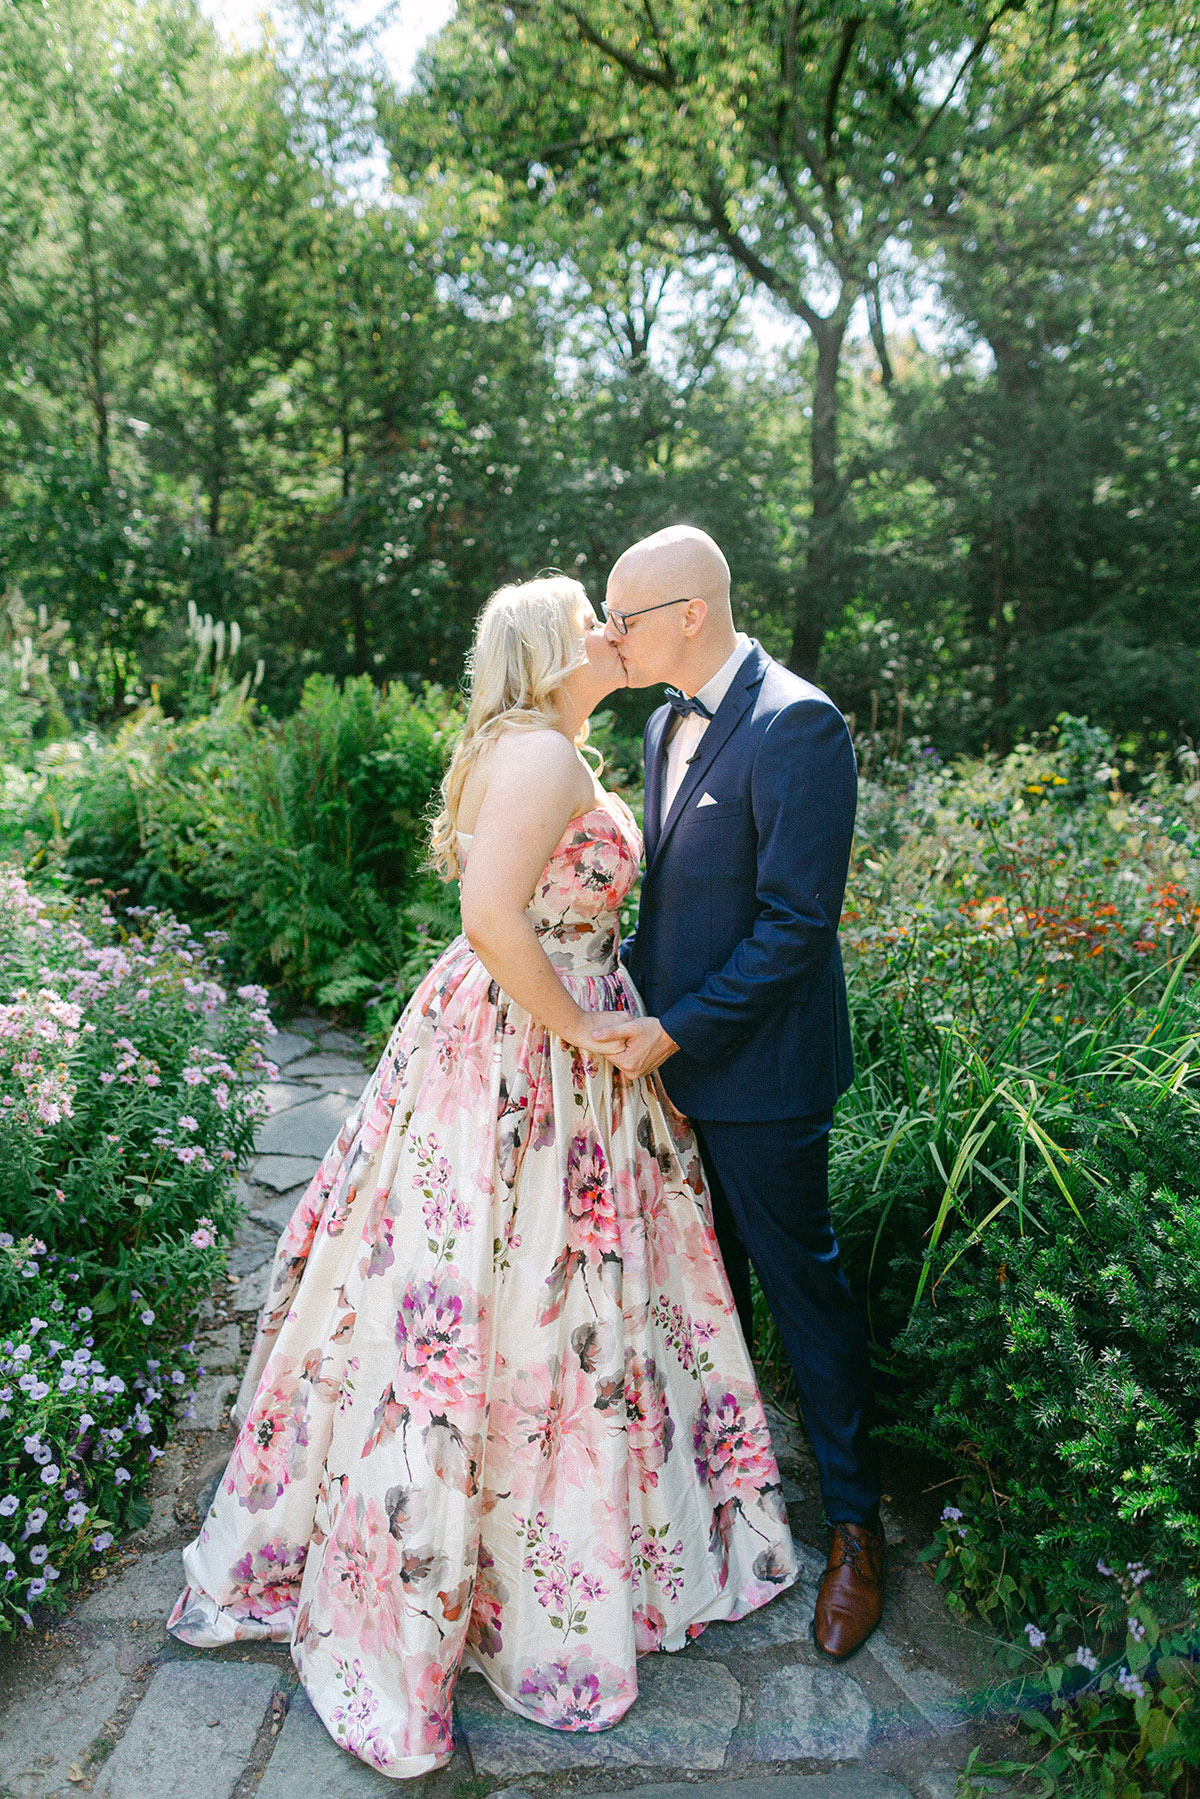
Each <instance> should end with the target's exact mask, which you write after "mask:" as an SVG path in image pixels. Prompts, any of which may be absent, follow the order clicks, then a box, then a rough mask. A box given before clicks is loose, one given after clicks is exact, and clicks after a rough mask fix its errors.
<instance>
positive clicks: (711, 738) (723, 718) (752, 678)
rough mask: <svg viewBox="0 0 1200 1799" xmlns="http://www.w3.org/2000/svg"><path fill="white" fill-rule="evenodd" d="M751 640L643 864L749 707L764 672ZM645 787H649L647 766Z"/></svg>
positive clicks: (670, 828)
mask: <svg viewBox="0 0 1200 1799" xmlns="http://www.w3.org/2000/svg"><path fill="white" fill-rule="evenodd" d="M751 641H752V643H753V646H754V647H753V648H752V649H751V651H750V653H749V655H748V656H747V657H746V659H745V661H744V662H743V663H742V666H741V667H740V668H739V669H738V671H737V674H736V675H735V676H734V678H733V683H732V685H731V687H730V689H729V692H728V693H727V694H726V695H725V698H724V699H723V700H722V701H721V704H720V705H719V706H718V707H717V710H716V714H715V716H714V718H713V721H712V723H711V724H710V725H709V727H708V729H707V731H706V732H705V733H704V736H703V737H702V738H701V739H700V747H699V749H698V750H697V751H696V758H695V761H694V762H693V763H692V765H691V767H690V768H689V769H688V771H687V773H686V774H685V775H684V777H683V780H682V781H681V782H680V783H679V791H678V792H677V793H676V795H675V798H674V800H673V801H672V802H671V810H670V812H669V813H668V814H667V816H666V818H665V819H664V820H663V827H662V831H661V833H660V832H658V831H656V832H655V840H654V847H653V849H651V850H648V852H647V857H646V866H647V868H649V867H650V866H651V864H652V863H653V862H655V861H656V860H657V858H658V856H659V854H660V852H661V850H662V847H663V845H664V843H665V842H666V841H667V838H668V837H669V836H670V835H671V832H672V831H673V830H674V828H675V826H676V824H677V823H678V821H679V819H680V818H681V817H682V815H683V813H684V812H686V810H687V808H688V806H689V805H690V804H691V800H692V795H693V794H694V793H695V792H696V790H697V788H698V787H699V785H700V783H701V781H702V780H703V779H704V777H705V775H706V774H707V773H708V771H709V769H710V768H711V767H712V765H713V763H714V762H715V761H716V758H717V756H718V755H719V754H720V752H721V750H722V749H724V747H725V745H726V743H727V742H728V741H729V738H730V736H731V735H732V733H733V732H734V731H735V730H736V728H737V726H738V724H739V722H740V721H741V719H742V718H743V716H744V715H745V713H746V712H747V711H748V710H749V707H750V702H751V701H752V699H753V698H754V690H755V688H756V687H757V686H758V685H759V683H760V682H761V680H762V678H763V675H764V674H765V673H766V667H767V654H766V651H765V650H764V649H763V648H762V646H761V644H759V643H758V641H757V640H756V639H752V640H751ZM667 713H668V716H670V707H668V708H667ZM661 742H662V735H661V733H660V734H659V743H660V745H661ZM656 760H657V761H659V762H660V763H661V760H662V758H661V757H658V758H657V759H656ZM660 778H661V777H660ZM647 791H649V771H648V770H647ZM661 791H662V789H661V786H660V785H659V784H658V783H657V782H656V785H655V795H656V798H657V796H658V794H659V793H661ZM656 816H657V813H656Z"/></svg>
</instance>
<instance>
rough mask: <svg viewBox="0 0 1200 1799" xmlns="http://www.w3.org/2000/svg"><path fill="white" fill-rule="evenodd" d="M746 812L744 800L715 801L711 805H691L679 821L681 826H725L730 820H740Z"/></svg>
mask: <svg viewBox="0 0 1200 1799" xmlns="http://www.w3.org/2000/svg"><path fill="white" fill-rule="evenodd" d="M745 810H746V802H745V800H744V799H733V800H717V799H714V800H713V802H712V804H711V805H708V806H701V805H692V806H689V807H688V810H687V811H686V812H685V813H684V815H683V817H682V818H681V819H680V821H679V822H680V824H681V825H692V826H699V825H715V824H725V823H726V822H728V821H729V820H730V819H737V818H741V817H742V816H743V815H744V813H745Z"/></svg>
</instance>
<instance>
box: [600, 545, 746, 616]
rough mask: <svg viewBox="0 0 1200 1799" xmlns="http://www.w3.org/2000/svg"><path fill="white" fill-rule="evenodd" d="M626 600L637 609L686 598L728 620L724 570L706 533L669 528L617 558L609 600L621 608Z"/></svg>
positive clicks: (727, 579) (723, 562)
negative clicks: (633, 597) (698, 601)
mask: <svg viewBox="0 0 1200 1799" xmlns="http://www.w3.org/2000/svg"><path fill="white" fill-rule="evenodd" d="M631 594H636V604H637V605H638V606H652V605H654V604H656V603H661V602H663V601H666V600H674V599H678V598H681V597H683V596H684V595H686V596H687V597H688V598H689V599H692V598H695V599H698V600H703V601H704V603H705V605H706V606H707V607H708V609H709V612H710V613H713V612H715V613H716V614H717V617H718V618H719V617H720V616H721V615H722V614H724V616H725V617H726V618H728V619H730V620H731V619H732V613H731V612H730V609H729V564H728V563H727V562H726V560H725V558H724V556H723V555H722V554H721V551H720V549H719V548H718V546H717V545H716V544H715V543H714V542H713V540H712V538H711V537H710V536H709V535H708V532H707V531H699V530H697V528H696V526H695V525H668V526H667V528H666V529H665V530H664V531H655V532H654V533H653V535H652V536H650V537H643V538H642V539H641V541H640V542H639V543H634V544H630V546H629V548H628V549H627V550H626V551H625V552H624V554H623V555H621V556H618V558H617V560H616V562H615V563H614V564H613V570H612V573H611V575H610V576H609V577H608V597H609V599H610V600H611V601H612V603H613V605H615V606H620V605H623V604H624V603H626V601H628V600H629V597H630V595H631ZM630 603H631V604H632V603H633V602H632V601H630Z"/></svg>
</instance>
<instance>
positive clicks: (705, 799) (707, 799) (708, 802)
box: [696, 793, 717, 812]
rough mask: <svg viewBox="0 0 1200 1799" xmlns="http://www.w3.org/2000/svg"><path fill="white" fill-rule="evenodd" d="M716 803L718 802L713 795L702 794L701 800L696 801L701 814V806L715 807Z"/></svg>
mask: <svg viewBox="0 0 1200 1799" xmlns="http://www.w3.org/2000/svg"><path fill="white" fill-rule="evenodd" d="M716 803H717V802H716V800H715V799H714V798H713V796H712V794H711V793H702V794H701V795H700V798H699V799H698V800H697V801H696V810H697V812H699V810H700V808H701V806H715V805H716Z"/></svg>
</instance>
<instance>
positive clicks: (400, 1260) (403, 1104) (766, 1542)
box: [169, 796, 796, 1778]
mask: <svg viewBox="0 0 1200 1799" xmlns="http://www.w3.org/2000/svg"><path fill="white" fill-rule="evenodd" d="M606 797H607V799H608V802H609V803H607V804H604V805H597V806H595V807H594V808H593V809H592V810H591V811H589V812H587V813H585V814H583V815H582V816H581V817H578V818H576V819H574V820H573V821H572V822H571V824H570V825H569V826H568V828H567V830H566V831H565V832H564V834H563V836H562V839H561V841H560V842H559V844H558V846H557V847H556V849H555V851H554V853H553V855H552V856H551V858H550V861H549V862H548V864H547V866H546V869H545V871H544V874H543V876H542V879H541V882H540V884H539V887H538V890H537V892H536V894H535V896H534V899H533V901H532V902H531V905H530V915H531V917H532V919H533V921H534V924H535V926H536V929H537V931H538V935H539V936H540V938H541V941H542V944H543V946H544V947H545V949H546V951H547V953H548V955H549V956H550V959H551V961H552V963H553V964H554V966H555V968H556V969H557V970H558V972H559V974H560V975H561V977H562V979H563V981H564V982H565V983H566V985H567V987H568V988H569V989H570V991H571V993H572V994H573V995H574V997H575V999H576V1000H577V1001H578V1002H579V1004H580V1005H581V1006H582V1007H584V1008H585V1009H587V1010H589V1011H611V1010H616V1009H625V1010H635V1009H637V1004H638V1002H637V997H636V994H635V993H634V990H633V988H632V986H631V985H630V983H629V982H628V980H627V978H626V976H625V974H624V973H623V971H622V969H621V968H620V966H619V963H618V960H617V943H618V914H619V908H620V905H621V901H622V899H623V898H624V896H625V895H626V894H627V893H628V891H629V889H630V887H631V885H632V884H633V881H634V879H635V877H636V874H637V867H638V859H639V855H640V848H641V846H640V840H639V837H638V833H637V827H636V825H635V824H634V822H633V819H632V817H631V816H630V814H629V813H628V811H627V810H626V809H624V808H620V811H619V812H618V810H617V808H619V807H620V802H619V801H615V800H613V799H612V796H606ZM235 1417H237V1418H238V1419H240V1421H241V1428H240V1430H239V1433H238V1438H237V1442H236V1445H235V1448H234V1450H233V1454H232V1456H231V1457H230V1460H229V1464H228V1467H227V1468H226V1470H225V1474H224V1476H223V1477H222V1480H221V1484H220V1486H219V1487H218V1489H217V1494H216V1497H215V1499H214V1501H213V1504H212V1508H211V1510H210V1512H209V1514H208V1517H207V1519H206V1520H205V1523H204V1526H203V1528H202V1530H201V1531H200V1534H199V1536H198V1537H197V1538H196V1540H195V1541H194V1542H193V1543H191V1544H190V1545H189V1546H188V1548H187V1549H186V1550H185V1551H184V1558H183V1559H184V1571H185V1575H186V1579H187V1583H188V1584H187V1586H186V1587H185V1588H184V1591H183V1593H182V1594H181V1596H180V1598H179V1600H178V1602H177V1603H176V1605H175V1608H174V1610H173V1612H172V1613H171V1617H170V1620H169V1626H170V1629H171V1630H172V1631H173V1632H174V1633H175V1635H176V1636H177V1637H179V1638H181V1639H182V1640H183V1641H184V1642H187V1643H191V1644H194V1645H197V1646H200V1647H215V1646H218V1645H221V1644H226V1643H231V1642H234V1641H238V1640H246V1639H251V1638H270V1639H273V1640H275V1641H279V1642H290V1644H291V1646H292V1655H293V1658H294V1660H295V1663H296V1666H297V1668H298V1669H299V1671H300V1676H301V1679H302V1680H303V1683H304V1686H305V1688H306V1690H307V1692H308V1695H309V1697H310V1699H311V1700H312V1703H313V1705H314V1706H315V1708H316V1710H317V1711H318V1713H319V1714H320V1716H321V1718H322V1719H323V1720H324V1722H325V1724H326V1726H327V1728H328V1729H329V1730H330V1732H331V1733H332V1734H333V1735H334V1736H335V1737H336V1738H337V1740H338V1741H339V1742H340V1743H341V1744H343V1745H344V1747H345V1748H346V1749H348V1750H350V1751H351V1753H352V1754H354V1755H357V1756H359V1757H361V1758H362V1759H363V1760H364V1761H366V1762H369V1763H370V1764H371V1765H372V1766H374V1767H376V1768H379V1769H382V1770H383V1772H384V1773H386V1774H389V1775H391V1776H393V1777H395V1778H403V1777H406V1776H412V1775H418V1774H423V1773H425V1772H427V1771H429V1770H430V1769H432V1768H435V1767H438V1766H440V1765H441V1764H442V1763H443V1762H445V1761H446V1760H447V1759H448V1758H449V1756H450V1753H451V1750H452V1747H453V1727H452V1716H451V1713H452V1701H453V1693H454V1686H455V1681H456V1679H457V1677H458V1674H459V1671H460V1669H461V1668H463V1667H464V1666H465V1667H468V1668H475V1669H478V1670H479V1671H480V1672H482V1674H483V1675H484V1677H485V1679H486V1680H487V1681H488V1682H489V1683H490V1685H491V1686H492V1688H493V1689H494V1691H495V1692H496V1693H497V1695H498V1696H499V1698H500V1699H501V1700H502V1701H503V1703H504V1704H505V1705H506V1706H508V1707H509V1708H510V1709H511V1710H513V1711H514V1712H518V1713H520V1714H522V1715H523V1716H524V1717H526V1718H531V1719H535V1720H536V1721H537V1722H538V1723H540V1724H545V1725H549V1726H551V1727H552V1728H554V1729H558V1730H601V1729H603V1728H604V1727H605V1726H606V1725H610V1724H613V1723H615V1722H616V1721H617V1719H618V1718H620V1717H621V1716H622V1714H623V1713H624V1712H625V1711H626V1710H627V1709H628V1708H629V1706H630V1705H631V1704H632V1703H633V1701H634V1699H635V1698H636V1695H637V1660H636V1658H637V1656H638V1655H639V1654H644V1653H645V1652H646V1651H648V1650H654V1649H679V1648H681V1647H682V1646H683V1645H684V1644H685V1643H686V1642H687V1640H688V1638H689V1637H692V1636H694V1635H696V1634H697V1633H698V1631H699V1630H700V1629H701V1628H702V1627H703V1625H704V1624H705V1623H707V1622H709V1621H710V1620H713V1619H732V1618H738V1617H741V1616H742V1615H743V1614H744V1613H746V1612H748V1611H751V1610H753V1609H754V1608H755V1607H757V1606H761V1605H763V1604H765V1603H766V1602H767V1601H768V1600H770V1599H772V1598H774V1597H775V1595H776V1594H777V1593H779V1592H780V1591H781V1590H782V1589H783V1588H784V1587H787V1586H789V1585H790V1584H791V1583H792V1581H793V1580H794V1579H795V1577H796V1564H795V1560H794V1555H793V1549H792V1542H791V1537H790V1534H789V1532H788V1527H787V1521H786V1516H785V1513H784V1509H783V1504H782V1498H781V1493H780V1483H779V1474H778V1470H777V1468H776V1464H775V1458H774V1455H773V1452H772V1449H771V1442H770V1438H769V1435H768V1432H767V1426H766V1421H765V1419H764V1416H763V1410H762V1405H761V1402H760V1400H759V1396H758V1393H757V1390H756V1387H755V1381H754V1375H753V1372H752V1369H751V1365H750V1361H749V1358H748V1356H747V1353H746V1348H745V1344H744V1341H743V1338H742V1335H741V1331H740V1329H739V1326H738V1323H737V1319H736V1316H735V1313H734V1310H733V1305H732V1301H731V1299H730V1295H729V1288H728V1285H727V1282H726V1279H725V1274H724V1270H723V1268H722V1265H721V1261H720V1258H719V1253H718V1250H717V1247H716V1242H715V1239H714V1236H713V1231H712V1224H711V1217H710V1209H709V1201H708V1195H707V1191H706V1188H705V1185H704V1179H703V1175H702V1173H701V1168H700V1162H699V1159H698V1156H697V1153H696V1147H695V1143H694V1140H693V1138H692V1136H691V1135H690V1133H689V1131H688V1129H687V1127H686V1125H685V1124H684V1122H683V1120H682V1119H681V1118H680V1117H679V1116H678V1114H676V1113H674V1112H673V1111H672V1110H671V1108H670V1106H669V1102H666V1101H665V1100H664V1098H663V1094H662V1089H661V1087H660V1086H659V1085H658V1084H657V1082H655V1081H654V1080H648V1081H647V1080H639V1081H629V1080H627V1079H626V1078H625V1077H623V1076H622V1075H620V1074H618V1073H616V1072H615V1071H614V1070H613V1068H612V1066H611V1064H609V1063H607V1062H600V1063H597V1062H595V1061H593V1060H592V1059H591V1058H590V1057H588V1056H586V1055H584V1054H582V1053H581V1052H580V1051H578V1050H576V1049H574V1048H572V1047H570V1046H569V1045H567V1044H565V1043H563V1042H562V1040H561V1039H559V1038H557V1037H554V1036H552V1035H550V1034H549V1033H548V1032H546V1031H545V1030H543V1029H542V1028H541V1027H540V1026H537V1025H535V1024H534V1023H533V1022H532V1021H531V1019H530V1017H529V1015H528V1013H526V1012H524V1011H522V1010H521V1009H520V1008H519V1007H518V1006H516V1005H514V1004H513V1003H512V1002H511V1001H509V1000H508V999H507V998H506V996H505V995H504V994H503V993H502V992H501V991H500V990H499V988H498V987H497V986H496V984H495V983H494V982H493V981H492V979H491V977H490V975H489V974H488V972H487V970H486V969H485V968H484V967H483V965H482V964H481V963H480V961H479V959H478V958H477V957H476V956H475V954H474V953H473V951H472V950H471V948H470V946H469V945H468V944H467V942H466V941H465V939H464V938H461V937H459V938H457V939H456V940H455V941H454V942H453V943H452V944H451V945H450V946H449V948H448V949H447V950H446V951H445V953H444V954H443V955H442V956H441V957H440V958H439V960H438V961H437V962H436V964H435V965H434V967H433V968H432V969H431V970H430V973H429V974H428V976H427V977H426V979H425V981H424V983H423V984H422V986H421V987H420V989H419V990H418V992H417V993H416V995H415V996H414V998H413V999H412V1001H411V1003H410V1004H409V1006H408V1007H407V1008H406V1010H405V1012H404V1015H403V1016H402V1018H401V1019H400V1021H399V1023H398V1024H397V1026H396V1028H395V1030H394V1031H393V1033H392V1037H391V1040H390V1042H389V1043H388V1046H387V1048H386V1050H385V1051H384V1053H383V1056H382V1057H381V1059H380V1062H379V1065H378V1067H377V1068H376V1070H375V1072H374V1074H373V1075H372V1076H371V1078H370V1079H369V1081H368V1082H367V1085H366V1088H365V1090H364V1092H363V1094H362V1097H361V1099H360V1100H359V1102H358V1104H357V1105H356V1107H355V1109H354V1111H353V1112H352V1113H351V1115H350V1117H349V1118H348V1119H347V1120H346V1123H345V1125H344V1126H343V1128H342V1130H341V1132H340V1134H339V1136H338V1138H337V1141H336V1142H335V1143H334V1144H333V1145H332V1147H331V1148H330V1150H329V1151H328V1153H327V1155H326V1156H325V1159H324V1161H323V1162H322V1164H321V1167H320V1169H319V1170H318V1172H317V1174H316V1175H315V1176H314V1177H313V1180H312V1183H311V1185H310V1186H309V1188H308V1191H307V1192H306V1193H305V1195H304V1198H303V1200H302V1201H301V1203H300V1204H299V1206H298V1207H297V1209H296V1212H295V1214H294V1216H293V1218H292V1220H291V1222H290V1224H289V1225H288V1227H287V1229H286V1230H285V1231H284V1233H283V1235H282V1237H281V1238H280V1241H279V1247H278V1250H277V1251H276V1256H275V1262H274V1267H273V1271H272V1282H271V1287H270V1291H269V1294H268V1297H267V1300H266V1303H265V1305H264V1307H263V1311H262V1315H261V1318H260V1320H259V1325H258V1333H257V1337H256V1340H255V1344H254V1349H253V1352H252V1354H251V1357H250V1364H249V1367H248V1368H247V1370H246V1375H245V1378H244V1380H243V1382H242V1387H241V1393H240V1395H239V1400H238V1407H237V1408H236V1411H235Z"/></svg>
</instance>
